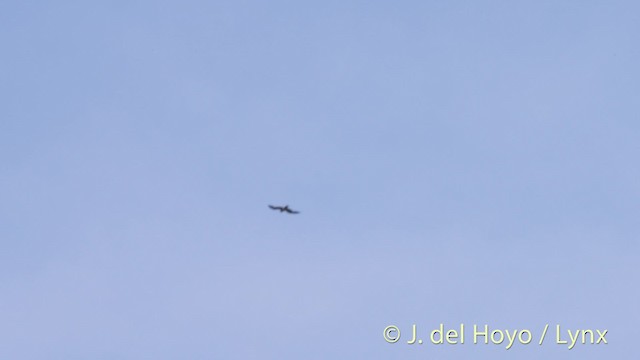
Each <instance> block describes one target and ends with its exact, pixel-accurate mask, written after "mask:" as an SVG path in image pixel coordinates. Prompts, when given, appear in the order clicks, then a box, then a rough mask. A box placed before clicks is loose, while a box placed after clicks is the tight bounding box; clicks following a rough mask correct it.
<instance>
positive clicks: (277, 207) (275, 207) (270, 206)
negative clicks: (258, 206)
mask: <svg viewBox="0 0 640 360" xmlns="http://www.w3.org/2000/svg"><path fill="white" fill-rule="evenodd" d="M269 208H271V210H280V212H287V213H289V214H299V213H300V211H295V210H291V209H289V205H285V206H273V205H269Z"/></svg>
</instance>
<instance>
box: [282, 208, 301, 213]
mask: <svg viewBox="0 0 640 360" xmlns="http://www.w3.org/2000/svg"><path fill="white" fill-rule="evenodd" d="M284 210H285V211H286V212H288V213H289V214H299V213H300V211H295V210H291V209H289V208H285V209H284Z"/></svg>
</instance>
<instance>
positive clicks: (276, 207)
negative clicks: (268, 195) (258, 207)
mask: <svg viewBox="0 0 640 360" xmlns="http://www.w3.org/2000/svg"><path fill="white" fill-rule="evenodd" d="M269 208H270V209H272V210H279V209H280V208H279V207H278V206H273V205H269Z"/></svg>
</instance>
